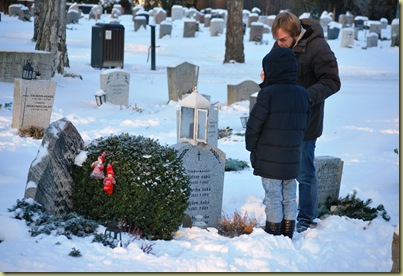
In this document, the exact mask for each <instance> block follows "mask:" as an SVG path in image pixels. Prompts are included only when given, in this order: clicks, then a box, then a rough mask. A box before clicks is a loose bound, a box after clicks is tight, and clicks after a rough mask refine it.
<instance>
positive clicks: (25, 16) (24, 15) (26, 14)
mask: <svg viewBox="0 0 403 276" xmlns="http://www.w3.org/2000/svg"><path fill="white" fill-rule="evenodd" d="M18 19H19V20H22V21H31V13H30V11H29V8H28V7H25V6H23V7H22V8H21V9H20V11H19V15H18Z"/></svg>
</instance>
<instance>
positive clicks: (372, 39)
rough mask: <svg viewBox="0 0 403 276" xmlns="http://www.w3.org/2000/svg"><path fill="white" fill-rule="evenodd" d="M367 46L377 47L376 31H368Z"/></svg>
mask: <svg viewBox="0 0 403 276" xmlns="http://www.w3.org/2000/svg"><path fill="white" fill-rule="evenodd" d="M367 47H368V48H369V47H378V34H377V33H373V32H372V33H369V34H368V35H367Z"/></svg>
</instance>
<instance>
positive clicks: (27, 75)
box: [22, 60, 34, 80]
mask: <svg viewBox="0 0 403 276" xmlns="http://www.w3.org/2000/svg"><path fill="white" fill-rule="evenodd" d="M33 77H34V67H32V65H31V62H30V61H29V60H28V61H27V63H26V64H25V65H24V66H23V67H22V78H23V79H24V80H32V78H33Z"/></svg>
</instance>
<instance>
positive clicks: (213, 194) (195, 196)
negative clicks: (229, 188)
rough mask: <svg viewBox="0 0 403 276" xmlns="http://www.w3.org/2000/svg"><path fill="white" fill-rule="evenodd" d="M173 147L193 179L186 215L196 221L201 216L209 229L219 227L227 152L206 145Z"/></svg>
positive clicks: (179, 144)
mask: <svg viewBox="0 0 403 276" xmlns="http://www.w3.org/2000/svg"><path fill="white" fill-rule="evenodd" d="M173 147H174V148H175V149H176V150H178V157H179V158H181V159H182V162H183V167H184V168H185V170H186V173H187V174H188V176H189V177H190V187H191V193H190V198H189V206H188V209H187V211H185V213H186V214H188V215H189V216H190V217H191V219H192V221H196V216H198V215H201V216H202V217H203V219H202V220H203V221H204V222H205V223H206V224H207V226H208V227H216V226H217V222H218V221H219V220H220V219H221V213H222V198H223V186H224V173H225V153H224V152H222V151H221V150H220V149H218V148H216V147H213V146H211V145H208V144H204V143H199V144H197V145H195V146H193V145H191V144H189V143H178V144H175V145H174V146H173ZM198 218H199V217H198Z"/></svg>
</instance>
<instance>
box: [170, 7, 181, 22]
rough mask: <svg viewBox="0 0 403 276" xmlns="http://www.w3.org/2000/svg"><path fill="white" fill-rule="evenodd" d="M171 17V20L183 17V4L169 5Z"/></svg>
mask: <svg viewBox="0 0 403 276" xmlns="http://www.w3.org/2000/svg"><path fill="white" fill-rule="evenodd" d="M171 18H172V21H175V20H182V18H183V6H181V5H173V6H172V7H171Z"/></svg>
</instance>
